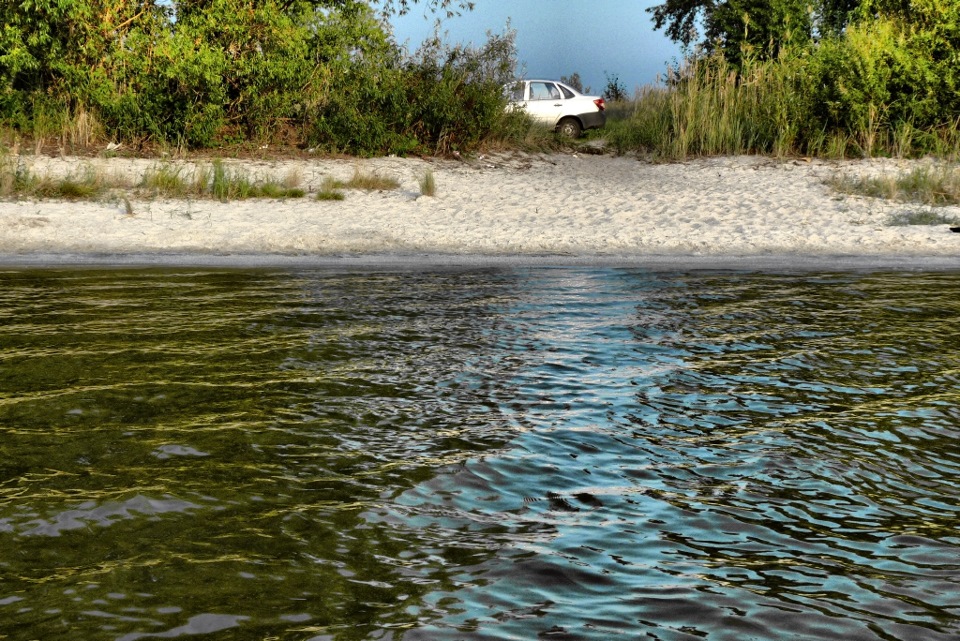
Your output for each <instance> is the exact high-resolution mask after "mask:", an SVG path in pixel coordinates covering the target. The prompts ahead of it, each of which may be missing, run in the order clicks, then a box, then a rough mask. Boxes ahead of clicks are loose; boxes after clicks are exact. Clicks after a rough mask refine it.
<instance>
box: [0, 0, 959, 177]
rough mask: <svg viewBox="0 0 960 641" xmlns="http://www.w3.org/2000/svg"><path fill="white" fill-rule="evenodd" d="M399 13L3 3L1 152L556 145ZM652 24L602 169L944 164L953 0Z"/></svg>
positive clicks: (246, 5) (953, 127)
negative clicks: (659, 63)
mask: <svg viewBox="0 0 960 641" xmlns="http://www.w3.org/2000/svg"><path fill="white" fill-rule="evenodd" d="M415 1H416V0H393V1H392V2H391V0H379V1H376V0H375V1H373V2H364V1H361V0H177V1H173V2H159V1H157V0H75V1H73V2H68V3H64V2H59V1H58V0H36V1H35V2H32V3H28V4H25V3H13V4H9V5H8V7H7V9H6V10H5V11H4V13H3V16H2V17H0V22H2V25H0V26H2V29H0V146H5V147H6V148H8V149H16V150H19V149H33V150H34V151H37V152H41V151H44V152H48V153H49V152H54V153H56V152H58V151H59V152H60V153H74V154H75V153H90V152H100V153H103V152H104V150H108V151H107V153H130V154H135V155H148V154H153V153H158V152H159V153H163V152H166V153H169V154H176V153H184V152H187V151H189V152H193V153H200V154H212V155H214V156H221V157H222V156H225V155H239V154H248V155H257V154H261V155H269V154H271V153H278V152H279V153H291V152H293V153H325V154H338V153H345V154H351V155H358V156H371V155H385V154H398V155H409V154H450V153H454V152H460V153H470V152H473V151H476V150H478V149H483V148H498V147H499V148H504V147H507V148H520V149H527V150H530V149H555V148H556V147H557V145H558V144H559V143H558V141H557V140H556V138H555V137H554V136H553V135H551V134H550V133H549V132H546V131H545V130H544V129H543V128H538V127H535V126H532V125H531V123H530V122H529V121H528V120H527V119H526V118H525V117H523V115H522V114H518V113H516V112H506V111H505V109H504V106H505V102H504V101H505V99H504V97H503V95H502V90H501V87H502V85H503V84H504V83H505V82H507V81H508V80H509V79H510V78H512V77H513V76H514V75H515V74H516V71H517V69H516V49H515V46H514V38H513V34H512V33H511V32H509V31H507V32H505V33H504V34H499V35H498V34H491V35H489V37H488V39H487V41H486V42H485V43H483V44H481V45H479V46H476V47H474V46H461V45H450V44H447V43H445V42H443V40H442V39H441V38H439V37H438V38H434V39H432V40H430V41H428V42H427V43H425V44H424V45H423V46H421V47H420V48H419V49H418V50H417V51H414V52H408V51H406V50H405V49H404V48H403V47H401V46H399V45H398V44H397V43H396V42H395V41H394V40H393V38H392V36H391V34H390V30H389V27H388V26H387V23H386V21H385V20H384V15H385V14H386V13H389V12H390V11H403V10H405V9H406V8H408V7H409V6H410V5H411V3H414V2H415ZM422 2H423V4H426V5H428V6H430V7H432V8H434V9H437V10H439V11H441V12H443V11H450V10H458V9H462V10H469V9H470V8H471V6H472V3H469V2H460V3H457V2H456V0H422ZM480 8H482V4H481V6H480ZM652 14H653V18H654V23H655V25H656V26H657V28H662V29H664V30H665V31H666V33H667V35H669V36H670V37H672V38H673V39H675V40H678V41H680V42H682V43H683V44H684V45H686V46H687V47H688V48H687V55H686V57H685V59H684V61H683V62H682V63H680V64H678V65H676V66H674V67H672V68H670V69H668V70H667V72H666V73H665V76H664V79H663V81H662V82H658V83H656V84H653V85H650V86H647V87H643V88H640V89H638V90H637V92H636V94H635V96H634V97H633V98H632V99H619V98H623V95H622V93H623V92H619V91H618V92H617V93H618V95H617V96H609V97H610V98H618V100H614V101H612V102H611V106H610V109H609V112H608V113H609V114H610V116H611V117H610V120H609V123H608V126H607V128H606V130H605V131H604V132H602V134H601V135H602V136H603V137H604V138H605V139H606V142H607V143H608V146H609V147H610V148H612V149H614V150H616V151H619V152H621V153H626V152H631V153H632V152H639V153H642V154H645V155H648V156H649V157H652V158H656V159H664V160H672V159H680V158H685V157H687V156H690V155H712V154H743V153H759V154H772V155H777V156H792V155H805V156H821V157H831V158H843V157H869V156H898V157H915V156H921V155H925V154H933V155H936V156H939V157H944V158H956V157H957V156H958V155H960V5H958V4H957V3H956V2H953V0H915V1H913V2H909V3H905V2H902V1H900V0H813V2H807V1H806V0H804V1H803V2H799V1H797V0H765V1H762V2H761V1H760V0H736V1H735V2H724V3H715V2H712V1H710V0H665V1H664V3H663V4H661V5H658V6H656V7H654V8H653V9H652ZM698 25H699V26H701V27H702V28H701V29H699V30H698V29H697V26H698ZM641 27H643V25H638V28H641ZM614 78H616V76H614ZM614 86H616V87H617V88H618V89H619V88H620V85H619V83H618V82H615V83H614ZM592 135H596V134H592Z"/></svg>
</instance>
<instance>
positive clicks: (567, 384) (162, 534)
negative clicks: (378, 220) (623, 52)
mask: <svg viewBox="0 0 960 641" xmlns="http://www.w3.org/2000/svg"><path fill="white" fill-rule="evenodd" d="M2 278H3V279H4V287H2V288H0V346H2V347H0V437H2V438H0V453H2V454H3V456H2V457H0V546H2V549H3V550H5V551H6V552H7V553H6V554H4V555H3V558H2V559H0V569H2V574H3V577H4V580H3V582H2V583H0V636H3V635H6V636H7V637H8V638H10V639H14V640H18V639H24V640H26V639H33V638H59V637H64V636H75V637H82V638H86V639H101V638H102V639H111V640H112V639H140V638H150V637H157V638H168V637H177V636H185V635H190V636H197V637H202V638H236V639H246V638H249V639H261V638H267V637H280V638H290V639H344V640H347V639H386V638H393V639H401V638H402V639H405V640H416V639H430V640H437V639H451V640H452V639H530V638H537V637H543V638H551V639H597V640H598V641H599V640H604V641H606V640H608V639H610V638H619V637H627V638H635V637H646V638H651V639H662V640H671V641H672V640H678V641H679V640H681V639H683V640H687V639H691V638H709V639H712V640H721V641H723V640H727V639H729V640H737V641H742V640H743V639H758V640H765V639H770V640H776V641H782V640H794V639H796V640H801V639H804V640H805V639H813V638H816V639H844V640H849V639H858V640H859V639H884V640H889V639H903V640H905V641H906V640H909V641H918V640H919V641H941V640H942V641H947V640H949V639H955V638H957V637H958V636H960V598H958V597H957V595H958V594H960V585H958V584H960V580H958V578H957V577H960V536H958V535H957V531H956V522H957V518H958V516H960V492H958V489H960V486H958V482H957V479H958V478H960V475H958V473H960V447H958V446H957V443H958V442H960V440H958V437H960V409H958V408H960V403H958V401H960V384H958V383H960V357H958V355H957V354H958V353H957V351H956V350H955V349H953V346H954V345H956V344H957V342H958V339H960V322H958V320H960V319H958V316H960V303H958V301H960V279H958V277H957V275H956V274H951V273H940V274H920V273H917V274H911V273H899V274H858V273H847V274H771V275H764V274H737V273H706V272H702V273H669V274H655V273H649V272H644V271H634V270H621V269H514V270H493V269H491V270H456V269H451V270H442V271H433V272H431V271H426V272H406V271H397V272H386V271H385V272H334V271H316V272H313V271H304V272H290V271H278V272H274V271H242V270H236V271H230V270H227V271H220V272H217V271H187V270H181V271H178V270H172V271H166V270H140V271H137V270H132V271H124V270H89V271H57V270H39V271H22V272H18V271H8V272H5V273H4V274H2Z"/></svg>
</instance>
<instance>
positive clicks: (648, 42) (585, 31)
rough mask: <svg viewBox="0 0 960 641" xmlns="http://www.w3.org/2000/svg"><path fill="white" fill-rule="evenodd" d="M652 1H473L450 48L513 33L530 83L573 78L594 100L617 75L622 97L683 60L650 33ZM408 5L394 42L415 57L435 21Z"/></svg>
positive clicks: (447, 22)
mask: <svg viewBox="0 0 960 641" xmlns="http://www.w3.org/2000/svg"><path fill="white" fill-rule="evenodd" d="M657 4H660V2H659V1H656V0H476V7H475V8H474V10H473V11H471V12H466V13H464V14H463V15H462V16H461V17H457V18H451V19H444V21H443V26H442V28H441V30H442V31H445V32H446V33H447V38H446V40H447V41H449V42H462V43H464V44H466V43H469V42H472V43H474V44H480V43H482V42H484V41H485V40H486V33H487V31H493V32H494V33H503V31H504V28H505V27H506V25H507V21H508V20H509V21H510V27H511V28H512V29H514V30H516V32H517V52H518V54H519V60H520V65H521V71H525V75H526V76H527V77H546V78H559V77H560V76H569V75H570V74H572V73H573V72H577V73H579V74H580V77H581V79H582V80H583V84H584V85H585V86H587V85H589V86H590V87H591V89H592V90H593V92H594V93H600V92H601V91H602V90H603V88H604V87H605V86H606V84H607V81H606V75H605V74H607V73H609V74H611V75H614V74H616V75H617V76H618V77H619V78H620V81H621V82H622V83H623V85H624V86H625V87H626V88H627V91H628V92H630V93H632V92H633V90H634V89H635V88H636V87H639V86H641V85H644V84H647V83H651V82H654V81H655V80H656V78H657V74H662V72H663V71H664V69H666V67H667V64H668V63H670V62H672V61H675V60H679V59H680V58H681V52H680V48H679V47H678V46H677V45H675V44H673V43H672V42H670V40H668V39H667V38H666V37H665V36H664V35H663V32H662V31H654V30H653V22H652V21H651V19H650V18H651V16H650V14H649V13H647V12H646V11H645V10H646V8H647V7H650V6H653V5H657ZM424 12H425V9H424V8H423V6H421V5H413V10H412V11H411V12H410V13H409V14H408V15H406V16H403V17H399V18H393V19H392V21H391V22H392V24H393V28H394V35H395V37H396V39H397V41H398V42H400V43H404V42H407V43H408V46H409V48H410V49H411V50H413V49H416V48H417V45H419V44H420V43H421V42H422V41H423V40H424V38H426V37H428V36H430V35H431V34H432V33H433V28H434V21H435V20H436V17H437V16H435V15H432V14H429V13H428V14H427V16H426V17H424Z"/></svg>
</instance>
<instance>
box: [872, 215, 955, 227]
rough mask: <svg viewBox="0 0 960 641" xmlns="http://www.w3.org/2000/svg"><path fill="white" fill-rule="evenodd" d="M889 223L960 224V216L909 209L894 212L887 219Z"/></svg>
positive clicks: (893, 224) (899, 225)
mask: <svg viewBox="0 0 960 641" xmlns="http://www.w3.org/2000/svg"><path fill="white" fill-rule="evenodd" d="M887 224H888V225H891V226H894V227H903V226H906V225H960V218H957V217H956V216H944V215H943V214H939V213H937V212H934V211H908V212H903V213H899V214H894V215H893V216H891V217H890V220H888V221H887Z"/></svg>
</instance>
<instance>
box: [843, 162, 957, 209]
mask: <svg viewBox="0 0 960 641" xmlns="http://www.w3.org/2000/svg"><path fill="white" fill-rule="evenodd" d="M828 184H829V185H830V186H831V187H832V188H833V189H835V190H836V191H838V192H840V193H844V194H852V195H858V196H870V197H873V198H887V199H890V200H897V201H901V202H915V203H922V204H924V205H933V206H942V205H957V204H960V169H958V168H957V167H951V166H948V165H924V166H920V167H916V168H915V169H912V170H911V171H909V172H907V173H901V174H896V175H885V176H875V177H867V178H864V177H852V176H848V175H838V176H836V177H834V178H832V179H830V180H829V181H828Z"/></svg>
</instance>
